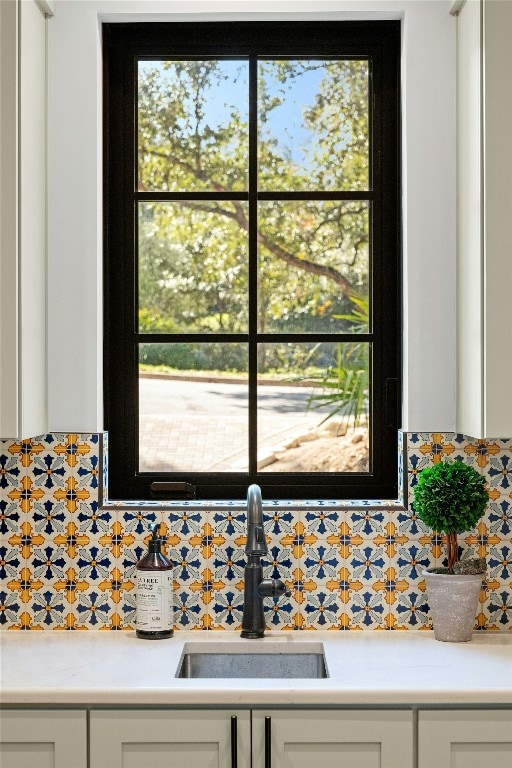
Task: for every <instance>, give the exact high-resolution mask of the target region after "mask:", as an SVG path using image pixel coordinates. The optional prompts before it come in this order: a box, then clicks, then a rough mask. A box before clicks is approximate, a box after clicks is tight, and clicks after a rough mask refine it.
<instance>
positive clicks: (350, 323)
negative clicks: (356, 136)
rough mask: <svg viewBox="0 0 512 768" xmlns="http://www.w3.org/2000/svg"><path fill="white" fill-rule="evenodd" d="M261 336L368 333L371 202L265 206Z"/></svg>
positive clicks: (261, 248)
mask: <svg viewBox="0 0 512 768" xmlns="http://www.w3.org/2000/svg"><path fill="white" fill-rule="evenodd" d="M258 227H259V238H258V241H259V251H258V310H259V312H258V317H259V329H258V330H259V332H260V333H265V332H276V333H279V332H281V333H284V332H290V333H314V332H316V333H329V332H332V333H350V332H352V331H353V332H355V333H366V332H368V330H369V328H368V310H369V307H368V278H369V256H368V253H369V204H368V202H366V201H364V200H358V201H351V202H339V201H333V202H317V201H292V202H262V203H260V204H259V224H258Z"/></svg>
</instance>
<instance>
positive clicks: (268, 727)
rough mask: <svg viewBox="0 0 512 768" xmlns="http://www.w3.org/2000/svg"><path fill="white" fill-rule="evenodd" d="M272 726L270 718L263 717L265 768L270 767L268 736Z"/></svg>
mask: <svg viewBox="0 0 512 768" xmlns="http://www.w3.org/2000/svg"><path fill="white" fill-rule="evenodd" d="M271 728H272V719H271V718H270V717H266V718H265V768H272V756H271V752H270V736H271Z"/></svg>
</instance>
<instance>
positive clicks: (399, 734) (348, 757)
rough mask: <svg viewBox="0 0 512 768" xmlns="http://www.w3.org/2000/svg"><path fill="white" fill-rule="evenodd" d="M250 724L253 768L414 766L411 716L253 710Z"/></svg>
mask: <svg viewBox="0 0 512 768" xmlns="http://www.w3.org/2000/svg"><path fill="white" fill-rule="evenodd" d="M252 723H253V731H252V766H253V768H267V767H268V766H270V765H271V766H272V768H311V766H316V767H317V768H411V766H412V765H414V759H413V715H412V712H411V711H403V710H394V711H389V710H388V711H386V710H359V711H354V710H338V711H333V710H318V709H315V710H309V711H304V710H275V711H253V713H252ZM269 757H270V759H269Z"/></svg>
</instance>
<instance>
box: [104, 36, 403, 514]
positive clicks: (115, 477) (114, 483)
mask: <svg viewBox="0 0 512 768" xmlns="http://www.w3.org/2000/svg"><path fill="white" fill-rule="evenodd" d="M400 38H401V32H400V22H398V21H376V22H356V21H353V22H342V21H328V22H306V21H293V22H292V21H279V22H270V21H261V22H260V21H247V22H190V23H184V22H176V23H127V24H122V23H121V24H119V23H106V24H103V56H104V188H103V192H104V226H103V235H104V414H105V417H104V427H105V430H106V431H107V432H108V442H109V448H108V497H109V498H110V499H126V500H146V499H152V498H155V492H154V490H153V491H152V489H151V486H152V484H153V483H159V482H164V483H174V482H177V483H192V484H193V485H194V486H195V488H196V498H197V499H204V500H215V499H226V500H229V499H241V498H243V497H244V496H245V493H246V490H247V486H248V485H249V484H250V483H253V482H256V483H258V484H259V485H260V486H261V487H262V490H263V494H264V497H265V498H273V499H296V500H301V499H333V500H337V499H338V500H339V499H394V498H396V497H397V495H398V450H397V432H398V429H399V427H400V423H399V419H400V402H401V210H400V206H401V185H400V179H401V168H400V141H401V137H400ZM194 56H197V57H203V56H204V57H206V58H207V57H224V58H246V57H247V58H249V60H250V61H254V60H257V58H260V57H275V58H278V57H279V56H282V57H284V58H286V57H290V58H293V57H294V56H296V57H300V56H305V57H329V56H331V57H351V58H364V59H368V60H369V62H370V83H371V89H370V94H371V96H370V104H369V108H370V113H371V122H370V125H371V142H370V145H371V147H372V159H371V162H370V165H371V168H372V171H371V179H370V183H369V185H368V186H369V190H368V191H364V192H345V193H343V192H340V193H328V192H322V193H318V195H319V199H326V200H327V199H340V200H347V199H348V200H352V199H360V200H361V199H363V200H371V207H372V218H373V226H372V232H373V233H374V234H373V238H372V251H371V263H372V269H371V281H370V291H371V293H370V295H371V300H370V305H371V317H372V325H371V327H370V329H369V331H370V332H369V333H368V334H363V335H361V336H359V338H361V339H362V340H363V341H364V340H366V341H369V342H371V346H370V349H371V365H370V390H371V397H370V403H371V413H370V446H371V456H372V467H371V472H369V473H345V474H342V473H339V474H334V473H333V474H329V473H297V474H292V473H274V474H271V473H267V472H265V473H258V472H257V471H254V472H244V473H237V474H236V475H234V474H229V473H218V474H217V475H213V474H212V473H184V472H173V473H139V472H138V417H137V401H138V333H137V331H138V324H137V316H136V307H137V267H136V263H135V258H136V252H137V245H136V237H137V221H136V215H135V207H136V204H137V201H138V200H140V199H146V198H147V199H148V200H165V199H170V198H168V197H167V196H166V194H165V193H163V194H161V193H158V192H149V193H141V192H137V185H136V182H135V178H136V177H135V174H136V170H137V165H136V163H137V152H136V142H137V136H136V125H137V122H136V109H137V61H138V60H139V59H143V58H151V57H153V58H171V59H172V58H178V59H179V58H180V57H182V58H184V59H186V58H187V57H191V58H193V57H194ZM252 140H254V139H252ZM250 141H251V138H250ZM302 194H303V196H304V197H305V198H307V199H312V196H314V193H313V194H312V193H309V192H308V193H302ZM300 195H301V193H288V194H282V195H281V196H280V198H279V199H296V197H297V198H300ZM267 198H268V195H265V194H261V193H260V194H259V195H258V193H257V192H255V193H254V195H253V193H249V194H248V195H247V197H246V198H245V199H248V200H249V206H253V210H254V206H255V205H256V204H257V200H258V199H267ZM238 199H239V198H238ZM254 229H255V227H254V225H253V234H252V237H253V239H254V238H255V232H254ZM250 239H251V232H250V233H249V240H250ZM251 311H254V310H251V308H250V310H249V312H251ZM299 335H300V334H297V336H299ZM345 336H347V338H345ZM348 336H349V335H348V334H345V335H344V334H340V335H335V334H329V337H328V338H327V335H326V338H325V339H324V340H329V341H340V340H341V341H344V340H347V341H348V340H351V339H352V340H353V336H352V337H351V339H350V338H348ZM195 339H196V340H197V335H196V337H195ZM143 340H144V341H145V342H151V341H158V342H165V341H166V340H167V339H166V334H153V335H152V334H147V333H144V335H143ZM182 340H186V339H182ZM222 340H223V341H230V340H234V339H231V337H230V336H229V335H227V336H226V334H224V335H223V339H222ZM236 340H238V341H239V340H242V339H240V338H239V337H237V339H236ZM265 340H267V341H268V340H272V335H270V338H269V335H268V334H266V335H265ZM290 340H291V341H293V340H294V339H293V338H290ZM307 340H312V339H311V334H308V338H306V337H305V335H304V336H303V338H302V341H307ZM249 386H250V394H249V397H250V398H251V397H252V396H255V380H254V382H253V384H251V380H250V381H249ZM251 387H252V389H251ZM251 391H252V393H253V394H251ZM161 487H162V486H161ZM154 488H155V486H153V489H154ZM156 495H157V496H158V495H159V494H158V492H157V493H156ZM160 497H161V498H166V499H170V500H173V499H181V498H186V497H187V493H186V492H183V491H177V492H176V493H174V492H172V491H170V490H164V491H162V493H161V496H160Z"/></svg>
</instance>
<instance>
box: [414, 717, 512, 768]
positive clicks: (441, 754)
mask: <svg viewBox="0 0 512 768" xmlns="http://www.w3.org/2000/svg"><path fill="white" fill-rule="evenodd" d="M418 750H419V759H418V768H484V767H485V766H489V768H511V766H512V711H511V710H509V709H508V710H464V711H460V710H435V711H432V712H420V713H419V720H418Z"/></svg>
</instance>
